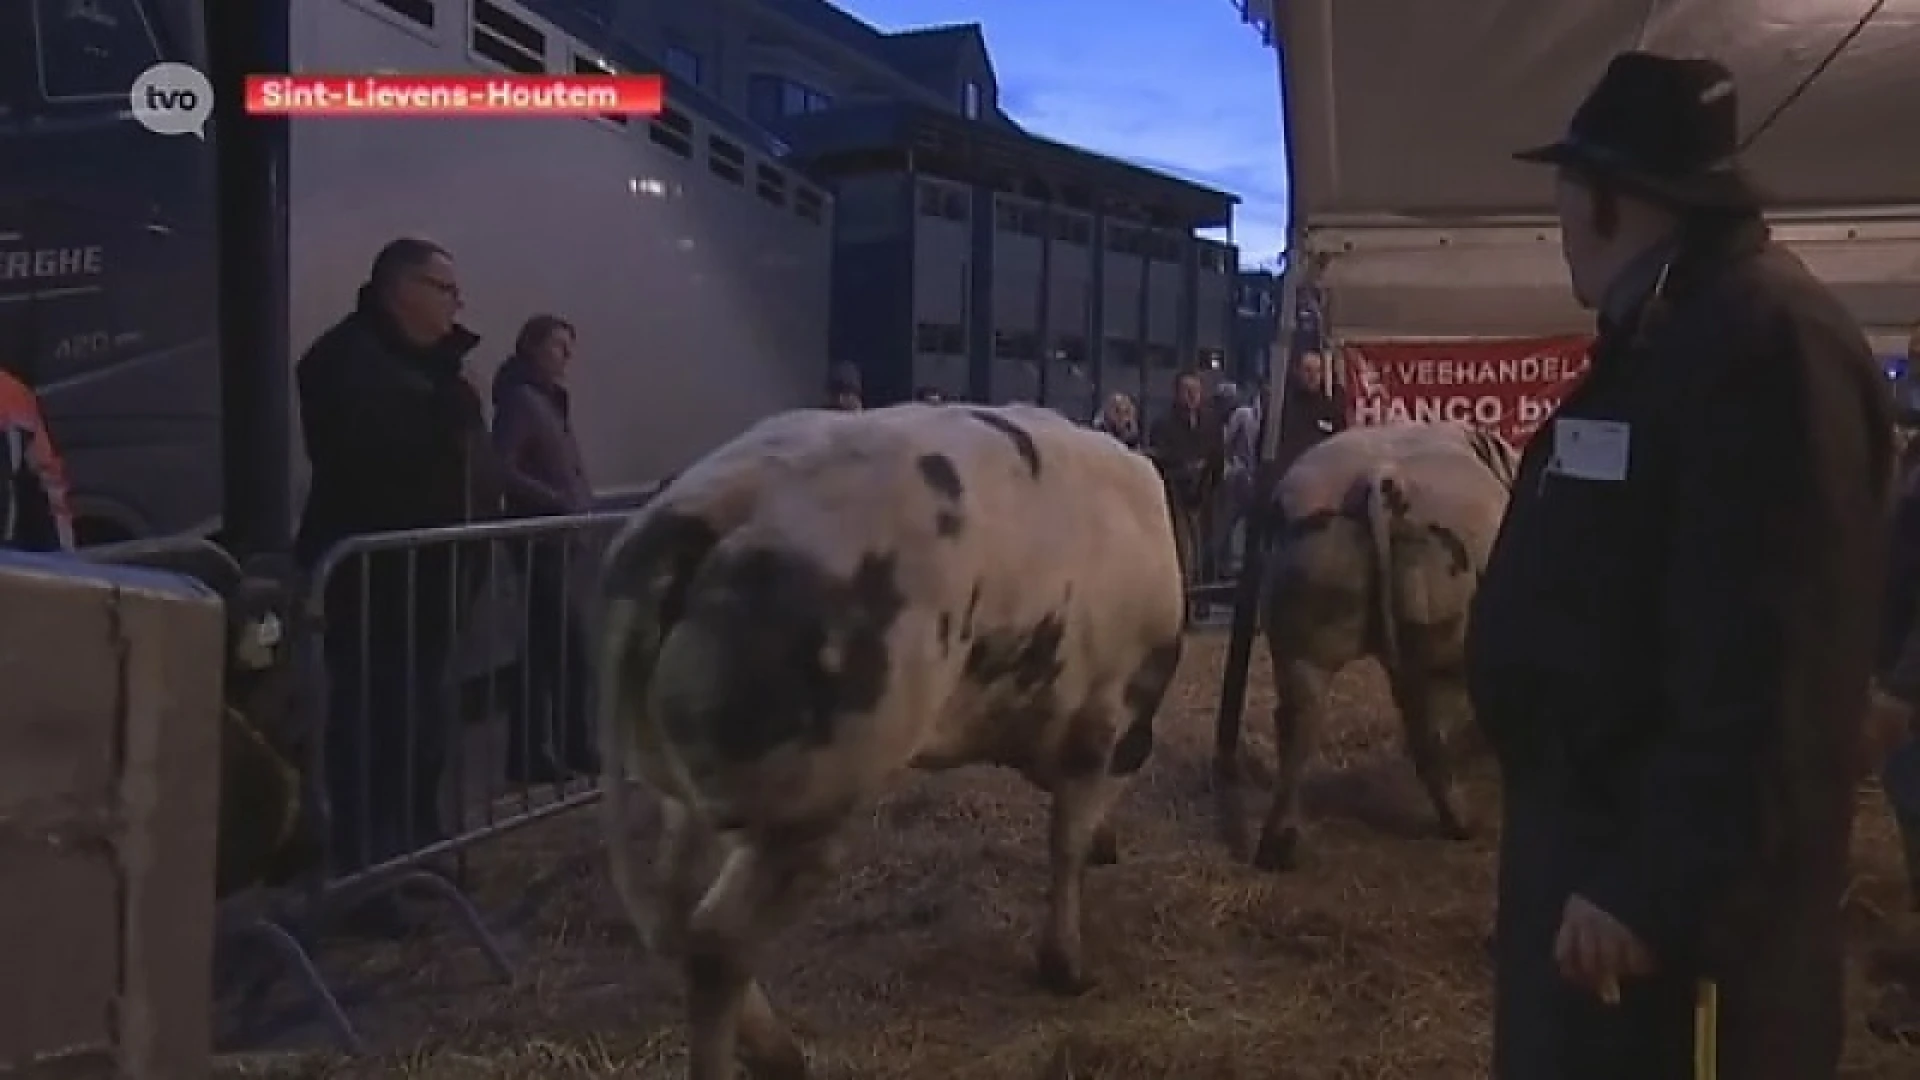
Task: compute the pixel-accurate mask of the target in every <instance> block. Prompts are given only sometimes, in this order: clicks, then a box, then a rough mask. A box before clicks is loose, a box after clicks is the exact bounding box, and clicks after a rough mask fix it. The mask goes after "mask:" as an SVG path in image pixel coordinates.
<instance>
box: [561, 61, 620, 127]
mask: <svg viewBox="0 0 1920 1080" xmlns="http://www.w3.org/2000/svg"><path fill="white" fill-rule="evenodd" d="M573 73H574V74H575V75H592V76H601V75H618V74H619V72H617V71H615V70H614V69H613V66H612V65H611V64H605V63H602V62H600V61H598V60H595V59H594V58H593V57H591V56H585V55H582V54H580V53H574V54H573ZM600 119H602V120H605V121H606V122H607V123H609V124H619V125H620V126H621V127H625V126H626V125H627V118H626V117H624V116H622V115H620V114H619V113H601V114H600Z"/></svg>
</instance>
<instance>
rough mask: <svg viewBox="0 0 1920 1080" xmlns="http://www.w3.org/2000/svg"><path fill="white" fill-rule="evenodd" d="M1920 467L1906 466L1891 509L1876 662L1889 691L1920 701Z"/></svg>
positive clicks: (1906, 700)
mask: <svg viewBox="0 0 1920 1080" xmlns="http://www.w3.org/2000/svg"><path fill="white" fill-rule="evenodd" d="M1916 629H1920V469H1910V470H1908V472H1907V474H1906V476H1905V477H1904V478H1903V479H1902V482H1901V484H1900V491H1899V493H1898V501H1897V502H1896V503H1895V504H1894V511H1893V544H1892V550H1891V553H1890V558H1889V560H1888V566H1887V590H1886V604H1885V606H1884V608H1883V609H1882V611H1881V619H1880V650H1879V663H1878V667H1879V669H1880V672H1881V679H1882V680H1883V682H1884V683H1885V688H1886V690H1887V692H1889V693H1891V694H1893V695H1894V696H1896V697H1898V698H1900V699H1901V700H1903V701H1905V702H1907V703H1908V704H1910V705H1920V634H1916V633H1914V631H1915V630H1916Z"/></svg>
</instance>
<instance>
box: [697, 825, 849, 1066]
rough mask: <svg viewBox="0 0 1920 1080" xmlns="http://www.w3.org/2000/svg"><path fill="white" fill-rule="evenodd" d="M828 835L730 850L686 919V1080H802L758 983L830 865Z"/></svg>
mask: <svg viewBox="0 0 1920 1080" xmlns="http://www.w3.org/2000/svg"><path fill="white" fill-rule="evenodd" d="M836 854H837V844H836V843H835V841H834V840H833V839H832V838H831V835H830V834H828V833H822V832H813V833H810V834H809V835H808V836H807V837H805V838H795V837H792V836H778V837H756V838H754V839H752V840H749V841H747V842H745V843H742V844H741V845H740V846H738V847H735V848H733V849H732V850H731V851H729V852H728V853H727V855H726V857H725V861H724V862H722V864H721V866H720V872H719V874H718V875H717V876H716V877H715V879H714V881H713V885H712V887H711V888H709V889H708V890H707V892H706V895H705V896H704V897H703V898H702V899H701V901H700V903H699V905H698V906H697V907H696V908H695V909H694V910H693V912H692V914H691V915H690V917H689V918H688V920H687V928H686V941H685V954H684V957H685V958H684V964H685V967H686V978H687V1020H688V1027H689V1028H690V1031H689V1036H688V1043H689V1058H690V1060H689V1066H688V1077H689V1080H733V1078H734V1065H735V1062H736V1060H740V1061H744V1062H745V1063H746V1065H747V1069H748V1072H749V1073H750V1074H751V1075H753V1076H754V1077H756V1078H759V1080H803V1078H804V1077H805V1076H806V1075H807V1063H806V1054H805V1052H804V1051H803V1050H802V1049H801V1047H800V1043H799V1040H797V1039H796V1038H794V1035H793V1032H792V1031H791V1030H790V1029H789V1028H788V1027H787V1025H786V1024H785V1023H784V1022H783V1021H781V1019H780V1017H779V1015H778V1014H777V1013H776V1012H775V1011H774V1009H773V1006H772V1004H771V1003H770V1002H769V1001H768V1000H767V997H766V994H765V992H764V991H763V990H762V989H761V988H760V986H759V984H758V982H757V981H756V980H755V979H754V971H755V969H756V968H757V967H758V964H759V961H760V958H761V957H762V955H764V953H765V952H766V946H767V944H768V942H769V941H770V940H771V939H772V938H773V936H774V935H775V934H776V933H778V932H779V931H780V930H782V929H784V928H785V927H786V926H788V925H789V924H790V923H792V922H793V921H794V919H795V918H796V917H797V916H798V915H799V912H800V909H801V906H802V905H803V904H804V903H805V902H806V901H807V900H808V899H809V898H810V897H811V896H812V895H813V894H814V893H815V892H817V891H818V889H819V888H820V886H821V884H822V883H823V882H824V881H825V880H826V878H827V876H828V874H829V873H830V872H831V871H832V868H833V865H834V863H835V861H836Z"/></svg>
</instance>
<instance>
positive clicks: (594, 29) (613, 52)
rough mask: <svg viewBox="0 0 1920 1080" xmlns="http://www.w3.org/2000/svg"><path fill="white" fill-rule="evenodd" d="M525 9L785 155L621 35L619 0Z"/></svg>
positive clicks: (673, 100)
mask: <svg viewBox="0 0 1920 1080" xmlns="http://www.w3.org/2000/svg"><path fill="white" fill-rule="evenodd" d="M520 2H521V3H522V4H525V5H526V7H527V9H528V10H530V11H532V12H533V13H535V14H536V15H539V16H540V17H541V18H544V19H546V20H548V21H549V22H551V23H553V24H554V25H555V26H558V27H559V28H560V29H561V30H563V31H565V32H566V33H568V34H571V35H572V36H574V37H576V38H579V39H580V40H581V41H582V42H583V43H585V44H586V45H587V47H588V48H591V49H593V50H595V51H596V52H598V53H599V54H600V56H601V58H602V59H605V60H606V61H608V62H610V63H612V64H613V65H615V66H616V67H620V68H623V69H625V70H627V71H637V72H649V73H658V74H659V75H660V76H661V78H662V80H663V81H664V82H665V85H666V91H667V93H666V99H667V104H668V105H671V106H676V107H679V108H685V109H690V110H692V111H693V112H697V113H699V114H700V115H701V116H703V117H705V118H706V119H708V120H709V121H711V122H712V123H713V124H714V125H715V126H717V127H719V128H720V129H721V130H722V131H725V132H726V133H727V134H729V135H731V136H733V137H734V138H736V139H739V140H741V141H742V142H744V143H746V144H747V145H748V146H750V147H752V148H753V149H755V150H757V151H759V152H760V153H763V154H766V155H768V156H770V157H774V158H784V157H786V156H787V155H788V153H789V151H790V149H791V148H790V147H788V146H787V144H786V143H785V142H783V141H782V140H781V139H780V138H779V137H778V136H776V135H775V134H773V133H772V132H770V131H768V130H767V129H766V128H764V127H762V126H760V125H759V124H756V123H754V122H753V121H752V120H750V119H748V118H747V117H746V116H744V115H742V114H740V113H739V112H736V111H735V110H734V109H732V108H731V107H729V106H728V105H727V104H726V103H725V102H723V101H721V100H720V99H719V98H716V97H714V96H713V95H711V94H709V93H707V92H706V91H704V90H702V89H700V88H699V87H698V86H695V85H693V84H692V83H689V82H687V81H686V80H685V79H682V78H680V77H679V76H677V75H675V74H673V73H672V72H670V71H668V70H666V67H665V66H664V65H663V64H661V63H660V60H659V58H658V57H655V56H653V55H652V54H650V53H649V52H647V50H645V49H643V48H641V47H640V46H639V45H637V44H635V43H634V42H632V41H630V40H628V39H626V38H625V37H622V36H621V35H620V31H619V28H618V27H617V26H616V25H615V24H614V20H613V17H614V15H615V13H616V9H617V8H618V7H619V6H620V4H619V0H520Z"/></svg>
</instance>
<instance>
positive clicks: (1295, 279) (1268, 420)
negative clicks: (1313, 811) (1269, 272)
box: [1213, 228, 1307, 779]
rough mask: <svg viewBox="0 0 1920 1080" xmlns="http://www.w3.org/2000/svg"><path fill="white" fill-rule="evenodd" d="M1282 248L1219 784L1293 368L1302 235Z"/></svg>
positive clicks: (1231, 738)
mask: <svg viewBox="0 0 1920 1080" xmlns="http://www.w3.org/2000/svg"><path fill="white" fill-rule="evenodd" d="M1292 232H1293V236H1292V238H1291V239H1290V240H1289V241H1288V243H1287V247H1288V250H1289V251H1290V252H1292V253H1293V256H1292V257H1290V258H1288V259H1287V268H1286V270H1285V271H1284V272H1283V273H1282V274H1281V276H1280V303H1281V305H1282V307H1281V309H1280V332H1279V340H1278V341H1277V342H1276V343H1275V345H1274V348H1273V352H1272V356H1273V357H1274V358H1275V359H1277V360H1278V361H1279V362H1278V363H1274V362H1272V361H1269V363H1268V365H1267V395H1266V402H1265V405H1264V408H1263V409H1262V411H1261V414H1260V460H1259V463H1258V464H1257V465H1255V466H1254V470H1253V476H1254V486H1253V506H1252V508H1251V509H1250V510H1249V511H1248V513H1247V517H1246V540H1245V543H1246V551H1245V553H1244V554H1242V555H1241V557H1240V579H1239V580H1238V581H1236V582H1235V583H1234V590H1233V628H1232V630H1231V631H1230V632H1229V635H1228V638H1227V663H1226V670H1225V671H1224V672H1222V673H1221V677H1220V713H1219V715H1218V716H1217V717H1215V719H1214V729H1213V768H1214V773H1215V775H1217V776H1219V777H1222V778H1223V779H1238V778H1239V775H1240V727H1241V719H1242V717H1243V715H1244V714H1245V713H1246V708H1247V676H1248V674H1249V672H1250V671H1251V669H1252V665H1253V639H1254V636H1255V634H1256V633H1257V632H1258V630H1259V624H1260V592H1261V588H1260V587H1261V585H1262V583H1263V582H1264V580H1265V578H1266V567H1267V543H1266V540H1267V529H1268V526H1269V525H1270V524H1271V519H1272V517H1273V515H1272V513H1271V509H1272V507H1271V505H1270V502H1269V496H1270V494H1271V493H1270V492H1268V491H1267V490H1265V489H1264V488H1263V487H1262V485H1261V483H1260V480H1261V479H1262V478H1263V477H1265V476H1267V475H1268V474H1269V473H1270V472H1271V471H1272V468H1271V467H1272V464H1273V461H1274V458H1276V457H1277V456H1278V455H1279V451H1280V419H1281V417H1280V412H1281V408H1282V407H1283V406H1284V405H1285V404H1286V398H1287V384H1288V383H1289V382H1291V381H1292V380H1291V378H1290V377H1289V373H1290V372H1291V371H1292V368H1293V333H1294V322H1295V313H1294V307H1295V298H1296V297H1297V296H1298V294H1299V290H1300V288H1301V280H1300V279H1301V278H1302V277H1304V276H1305V275H1306V273H1307V271H1306V266H1307V260H1305V259H1302V258H1300V257H1299V255H1298V253H1299V251H1300V249H1301V246H1302V244H1301V241H1302V232H1303V230H1300V229H1297V228H1296V229H1293V230H1292Z"/></svg>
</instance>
